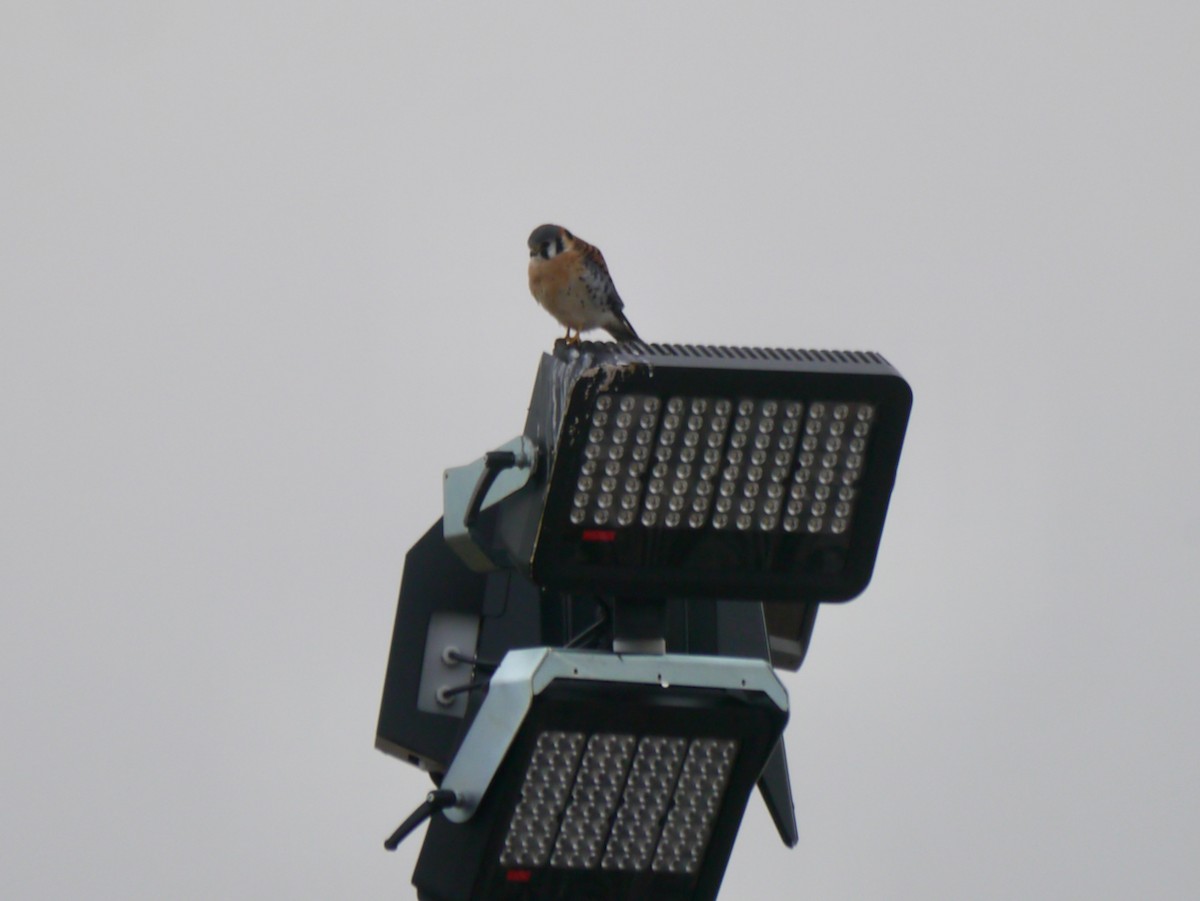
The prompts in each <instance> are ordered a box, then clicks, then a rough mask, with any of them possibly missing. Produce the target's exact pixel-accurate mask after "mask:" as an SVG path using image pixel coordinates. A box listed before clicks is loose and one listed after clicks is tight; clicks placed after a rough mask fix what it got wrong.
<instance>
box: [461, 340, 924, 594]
mask: <svg viewBox="0 0 1200 901" xmlns="http://www.w3.org/2000/svg"><path fill="white" fill-rule="evenodd" d="M911 405H912V393H911V391H910V390H909V387H908V384H907V383H906V382H905V381H904V379H903V378H901V377H900V375H899V373H897V372H896V370H895V369H893V368H892V367H891V366H890V365H889V364H888V363H887V362H886V361H885V360H884V359H883V358H882V357H880V356H879V355H878V354H874V353H857V352H829V351H799V350H761V349H744V348H726V347H704V348H697V347H687V346H679V345H657V344H652V345H645V344H640V343H629V344H621V345H616V344H611V343H585V344H582V345H580V346H579V347H578V348H569V347H566V346H562V345H560V346H559V347H557V348H556V350H555V354H554V355H553V356H547V357H544V358H543V361H542V367H541V370H540V371H539V375H538V380H537V385H536V387H535V391H534V397H533V401H532V403H531V406H530V412H529V419H528V422H527V424H526V429H525V435H524V436H523V438H524V441H526V442H528V443H529V444H530V445H532V446H535V447H537V448H540V450H541V462H540V463H539V467H540V469H541V471H540V472H539V473H537V474H535V475H534V477H533V478H532V480H530V481H529V486H528V487H527V488H526V489H525V490H524V492H523V493H517V494H514V495H513V496H512V497H511V498H510V499H509V500H508V501H506V502H504V503H500V504H497V505H496V507H495V509H496V513H495V514H494V529H495V531H494V532H493V533H492V536H493V537H492V539H491V540H492V541H494V542H495V543H496V544H497V545H498V546H499V547H500V548H502V549H503V553H505V554H507V556H508V558H509V559H510V560H511V561H512V562H513V563H514V565H517V566H519V567H521V568H523V569H525V570H527V571H528V573H529V574H530V576H531V578H532V579H533V581H535V582H536V583H537V584H539V585H542V586H544V587H552V588H556V589H561V590H567V591H573V590H574V591H593V592H600V593H609V594H616V595H626V596H634V597H655V596H658V597H666V596H675V597H721V598H728V599H733V598H737V599H742V600H759V601H761V600H790V601H841V600H847V599H849V598H852V597H854V596H855V595H857V594H858V593H859V592H861V591H862V590H863V589H864V588H865V587H866V585H867V583H868V582H869V581H870V578H871V572H872V569H873V567H874V564H875V557H876V552H877V550H878V546H879V537H880V533H881V531H882V529H883V522H884V517H885V514H886V512H887V505H888V500H889V497H890V495H891V491H892V486H893V483H894V481H895V474H896V466H897V464H898V462H899V456H900V449H901V445H902V443H903V440H904V431H905V427H906V426H907V423H908V415H909V410H910V408H911ZM524 478H525V479H528V478H529V477H528V476H525V477H524ZM451 512H452V511H451V510H450V509H449V507H448V509H447V524H448V527H449V524H450V523H451V521H452V518H451ZM485 518H486V517H485ZM481 540H482V541H484V542H485V543H486V542H487V541H488V539H487V538H482V539H481Z"/></svg>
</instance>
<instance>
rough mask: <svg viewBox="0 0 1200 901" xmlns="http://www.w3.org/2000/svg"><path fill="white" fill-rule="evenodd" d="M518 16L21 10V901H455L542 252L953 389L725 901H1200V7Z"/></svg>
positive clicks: (391, 9)
mask: <svg viewBox="0 0 1200 901" xmlns="http://www.w3.org/2000/svg"><path fill="white" fill-rule="evenodd" d="M501 6H502V5H500V4H496V5H489V6H483V5H482V4H479V5H475V6H472V7H467V8H463V7H461V6H458V5H454V6H452V5H450V4H444V5H437V6H435V5H433V4H429V5H428V6H425V5H420V6H418V5H415V4H411V3H402V2H396V0H393V2H380V3H350V2H346V3H316V2H293V3H286V4H285V3H279V4H269V3H261V2H249V3H248V2H244V0H242V2H237V3H231V2H212V3H129V2H114V3H106V4H91V3H72V2H57V3H48V2H46V3H19V2H8V3H4V4H3V5H2V6H0V128H2V131H3V138H2V140H0V192H2V193H0V298H2V304H3V315H2V317H0V423H2V428H0V457H2V460H3V466H2V467H0V584H2V607H0V722H2V723H3V741H2V742H0V780H2V782H0V790H2V797H3V803H2V804H0V843H2V847H3V848H4V852H3V865H2V866H0V895H3V896H4V897H8V898H55V899H57V898H85V897H86V898H114V899H118V898H119V899H129V898H196V899H212V898H246V899H260V898H306V899H307V898H312V899H317V898H321V899H324V898H365V897H376V898H383V897H398V898H405V897H412V891H411V888H410V887H409V878H410V875H411V871H412V866H413V862H414V859H415V855H416V851H417V848H418V847H419V837H418V838H416V839H414V840H411V841H410V842H409V844H407V845H406V846H405V847H404V848H402V850H401V852H400V853H399V854H398V855H388V854H386V853H385V852H384V851H383V850H382V849H381V846H380V843H381V841H382V839H383V838H384V837H385V836H386V835H387V833H388V832H389V831H390V830H391V829H392V827H393V826H394V825H395V824H396V822H397V821H398V820H399V818H401V817H403V816H404V815H405V814H407V813H408V812H409V810H410V809H411V808H412V807H413V806H415V805H416V803H418V802H419V801H420V799H421V796H422V795H423V793H424V791H425V790H426V788H427V785H428V782H427V780H426V779H425V778H424V777H422V776H421V775H420V774H419V773H417V772H416V771H415V770H411V769H410V768H408V767H406V766H404V765H403V764H400V763H398V762H396V761H394V760H392V759H391V758H388V757H385V756H383V755H382V754H379V753H378V752H376V751H375V750H374V749H373V747H372V741H373V736H374V726H375V717H376V712H377V708H378V703H379V692H380V687H381V684H382V677H383V672H384V665H385V662H386V654H387V648H388V642H389V637H390V629H391V624H392V617H393V613H394V604H395V594H396V589H397V585H398V581H399V573H400V567H401V565H402V561H403V554H404V552H405V550H406V549H407V547H408V546H409V545H410V544H411V543H412V542H413V541H415V540H416V539H417V537H419V536H420V534H421V533H422V532H423V531H424V530H425V528H426V527H427V526H428V525H429V524H430V523H431V522H433V521H434V520H435V519H436V518H437V517H438V516H439V515H440V511H441V494H440V491H441V470H442V469H443V468H444V467H445V466H448V465H455V464H459V463H463V462H466V461H468V460H470V459H472V458H474V457H476V456H478V455H479V454H480V453H482V452H483V451H484V450H487V449H489V448H491V447H493V446H495V445H497V444H499V443H501V442H503V441H506V440H507V439H509V438H510V437H512V436H513V435H514V434H516V433H517V431H518V430H519V429H520V426H521V424H522V422H523V418H524V408H525V405H526V404H527V402H528V398H529V390H530V387H531V385H532V380H533V374H534V371H535V369H536V366H537V362H538V358H539V355H540V354H541V353H542V352H543V351H545V350H547V349H548V348H549V347H550V345H551V343H552V342H553V340H554V338H555V337H556V336H557V335H558V334H559V330H558V328H557V326H556V324H555V323H554V322H553V321H552V320H551V319H550V318H549V317H548V316H546V314H545V313H543V312H542V311H541V310H540V309H539V308H538V307H537V306H536V304H535V303H534V302H533V300H532V299H531V298H530V296H529V294H528V290H527V287H526V284H525V266H526V262H527V256H526V250H525V244H524V242H525V238H526V236H527V235H528V233H529V231H530V229H531V228H533V227H534V226H535V225H538V224H539V223H541V222H544V221H553V222H561V223H562V224H565V225H567V226H568V227H569V228H571V229H572V230H573V231H575V232H577V233H578V234H580V235H582V236H584V237H585V238H587V239H589V240H591V241H593V242H595V243H597V244H599V245H600V246H601V247H603V249H604V252H605V255H606V256H607V258H608V261H609V264H610V266H611V267H612V270H613V272H614V275H615V278H616V282H617V285H618V287H619V288H620V290H621V292H622V294H623V295H624V297H625V299H626V302H627V305H628V306H627V311H628V313H629V316H630V318H631V320H632V321H633V322H634V324H635V325H636V326H637V328H638V329H639V330H640V331H641V333H642V334H643V336H645V337H647V338H649V339H651V340H661V341H682V342H692V343H718V342H722V343H729V344H756V345H779V346H788V347H832V348H857V349H874V350H878V351H880V352H882V353H883V354H884V355H886V356H887V357H888V358H889V359H890V360H891V361H892V362H893V363H894V364H895V365H896V366H897V367H898V368H899V369H900V370H901V371H902V372H903V373H904V374H905V375H906V377H907V378H908V379H909V381H910V382H911V384H912V386H913V389H914V392H915V395H916V404H915V408H914V413H913V418H912V422H911V424H910V428H909V439H908V443H907V446H906V448H905V454H904V459H903V461H902V463H901V467H900V474H899V481H898V484H897V488H896V492H895V495H894V496H893V499H892V508H891V514H890V516H889V520H888V525H887V529H886V531H885V533H884V542H883V548H882V552H881V554H880V558H879V562H878V566H877V569H876V577H875V580H874V582H873V583H872V585H871V586H870V587H869V588H868V590H867V592H866V594H865V595H863V596H862V597H861V598H859V599H858V600H856V601H854V602H853V603H851V604H850V605H848V606H839V607H831V608H828V609H826V610H824V611H823V612H822V615H821V616H820V618H819V619H818V623H817V629H816V634H815V636H814V643H813V648H812V652H811V654H810V655H809V659H808V661H807V662H806V664H805V667H804V669H803V671H802V672H800V673H799V674H796V675H788V676H787V677H786V679H785V681H786V684H787V686H788V689H789V691H790V693H791V699H792V704H793V712H792V720H791V723H790V724H789V727H788V732H787V738H788V743H789V744H788V747H789V752H790V759H791V764H792V779H793V787H794V789H795V796H796V804H797V810H798V814H799V819H800V826H801V832H802V838H801V843H800V846H799V847H798V848H797V849H796V850H794V851H788V850H786V849H784V848H783V846H782V845H781V844H780V843H779V842H778V840H777V839H776V837H775V835H774V833H773V829H772V827H771V825H770V821H769V819H768V817H767V815H766V813H765V811H764V810H763V808H762V805H761V804H760V803H759V801H758V800H757V798H755V799H753V800H752V802H751V805H750V808H749V810H748V813H747V816H746V820H745V823H744V825H743V829H742V832H741V835H740V837H739V840H738V843H737V846H736V847H735V849H734V853H733V857H732V859H731V862H730V865H729V869H728V872H727V875H726V881H725V891H724V896H725V897H728V898H755V897H769V896H771V894H773V895H776V896H778V895H780V894H782V895H785V896H787V897H803V898H822V899H829V898H836V899H862V898H903V899H910V898H911V899H928V898H975V899H992V898H995V899H1012V898H1062V897H1089V898H1134V897H1136V898H1148V897H1158V898H1182V897H1195V896H1198V895H1200V857H1198V856H1197V854H1196V845H1197V839H1198V838H1200V835H1198V832H1200V829H1198V827H1200V766H1198V765H1197V760H1196V748H1197V740H1198V739H1200V704H1198V703H1197V699H1196V693H1197V692H1196V689H1197V684H1198V677H1200V661H1198V655H1197V652H1196V645H1197V638H1198V637H1200V605H1198V604H1197V588H1196V586H1195V581H1196V580H1195V576H1196V574H1197V564H1196V546H1197V544H1198V543H1200V513H1198V512H1197V510H1198V509H1200V469H1198V468H1197V452H1198V448H1200V426H1198V425H1197V421H1198V420H1197V416H1196V415H1195V412H1194V409H1193V408H1194V406H1195V404H1196V395H1197V388H1198V387H1200V386H1198V382H1200V380H1198V379H1197V366H1196V363H1195V360H1194V348H1195V341H1196V337H1197V334H1198V333H1200V314H1198V311H1197V284H1198V283H1200V252H1198V249H1200V203H1198V200H1200V180H1198V177H1197V161H1198V160H1200V117H1198V114H1197V109H1198V106H1197V100H1196V92H1197V88H1198V86H1200V52H1198V49H1197V48H1198V47H1200V6H1197V5H1196V4H1195V3H1190V2H1182V0H1181V2H1167V0H1162V2H1142V3H1127V2H1119V3H1118V2H1099V0H1093V2H1058V0H1037V2H1027V0H1005V2H976V3H957V2H909V3H884V2H862V3H800V4H795V3H787V4H744V5H739V6H738V7H736V8H735V7H734V5H732V4H712V3H698V2H692V3H687V4H682V3H676V4H667V3H660V4H641V3H637V4H633V3H626V4H603V5H597V4H588V5H581V4H580V5H577V4H572V3H567V2H562V3H547V2H541V3H537V4H527V5H524V6H521V7H516V6H512V5H503V8H501ZM769 893H770V894H769Z"/></svg>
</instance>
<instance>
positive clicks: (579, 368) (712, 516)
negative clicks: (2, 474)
mask: <svg viewBox="0 0 1200 901" xmlns="http://www.w3.org/2000/svg"><path fill="white" fill-rule="evenodd" d="M911 406H912V392H911V390H910V389H909V386H908V384H907V383H906V382H905V381H904V379H903V378H902V377H901V376H900V375H899V373H897V372H896V370H895V369H893V368H892V367H891V366H890V365H889V364H888V363H887V361H886V360H884V359H883V358H882V357H880V356H879V355H878V354H874V353H860V352H833V351H802V350H764V349H757V348H729V347H692V346H682V345H658V344H650V345H648V344H643V343H640V342H632V343H627V344H610V343H584V344H579V345H573V346H572V345H567V344H565V343H564V342H562V341H560V342H558V343H557V344H556V345H555V349H554V352H553V354H551V355H545V356H543V358H542V360H541V363H540V365H539V368H538V373H537V378H536V381H535V385H534V391H533V397H532V399H531V401H530V405H529V414H528V417H527V420H526V423H525V429H524V431H523V433H522V434H521V435H519V436H518V437H516V438H514V439H512V440H511V441H509V442H507V443H506V444H504V445H501V446H500V447H497V448H496V449H494V450H492V451H488V452H487V453H486V454H484V456H483V457H481V458H479V459H478V460H476V461H474V462H472V463H470V464H467V465H465V466H459V467H454V468H451V469H448V470H446V473H445V480H444V500H445V506H444V517H443V519H442V520H441V521H439V522H438V523H436V524H434V526H433V527H432V528H431V529H430V530H429V531H428V532H427V533H426V534H425V535H424V537H422V538H421V539H420V540H419V541H418V542H417V543H416V544H415V545H414V546H413V547H412V549H411V550H410V551H409V554H408V557H407V559H406V563H405V569H404V577H403V583H402V586H401V592H400V601H399V604H398V607H397V614H396V624H395V629H394V632H393V636H392V647H391V653H390V655H389V661H388V669H387V676H386V680H385V685H384V692H383V700H382V704H381V707H380V716H379V725H378V730H377V739H376V744H377V747H379V748H380V749H381V750H383V751H385V752H387V753H390V754H394V755H396V756H398V757H400V758H401V759H404V760H406V761H407V762H409V763H411V764H414V765H417V766H420V767H421V768H423V769H426V770H427V771H428V772H429V773H430V775H431V776H432V778H433V781H434V783H435V785H436V786H437V788H436V789H435V790H433V791H431V792H430V793H429V794H428V796H427V797H426V799H425V802H424V803H423V804H421V805H420V806H419V807H418V808H417V809H416V810H415V811H413V813H412V815H411V816H409V817H408V818H407V819H405V820H404V822H403V823H401V825H400V826H399V827H398V828H397V829H396V830H395V831H394V832H393V834H392V835H391V837H390V838H389V839H388V840H387V841H386V842H385V847H387V848H388V849H390V850H394V849H395V848H396V846H397V845H398V844H399V843H400V842H401V841H403V840H404V838H405V836H407V835H409V834H411V833H412V832H413V831H414V830H415V829H416V828H418V827H419V826H420V824H422V823H423V822H425V821H426V820H427V819H428V820H429V829H428V831H427V833H426V838H425V843H424V845H423V848H422V852H421V856H420V859H419V861H418V864H417V869H416V872H415V873H414V875H413V883H414V884H415V885H416V886H417V888H418V898H420V899H422V901H474V899H493V898H514V899H515V898H535V897H555V898H567V897H569V898H597V899H600V898H618V897H628V898H655V899H685V898H686V899H694V901H706V899H712V898H715V897H716V894H717V892H718V890H719V888H720V883H721V879H722V876H723V873H724V870H725V866H726V863H727V861H728V858H729V854H730V851H731V849H732V846H733V841H734V838H735V836H736V833H737V830H738V826H739V824H740V821H741V817H742V813H743V811H744V809H745V806H746V802H747V798H748V796H749V794H750V792H751V790H752V788H753V787H754V786H755V785H757V787H758V789H759V792H760V793H761V795H762V798H763V800H764V802H765V804H766V806H767V809H768V811H769V812H770V815H771V818H772V820H773V821H774V823H775V825H776V828H777V829H778V831H779V835H780V837H781V839H782V840H783V841H784V843H785V844H786V845H788V846H789V847H792V846H794V845H795V844H796V843H797V841H798V830H797V826H796V817H795V810H794V807H793V804H792V799H791V787H790V779H789V775H788V766H787V755H786V752H785V748H784V739H783V735H782V730H783V727H784V725H785V723H786V720H787V713H788V703H787V693H786V691H785V690H784V688H783V686H782V683H780V682H779V680H778V677H777V676H776V675H775V673H774V671H773V668H783V669H792V670H795V669H798V668H799V667H800V665H801V664H802V662H803V661H804V659H805V655H806V653H807V650H808V646H809V641H810V638H811V635H812V631H813V624H814V621H815V618H816V612H817V608H818V607H819V606H820V604H821V603H822V602H824V601H845V600H848V599H850V598H853V597H855V596H856V595H857V594H859V593H860V592H861V591H862V590H863V589H864V588H865V587H866V585H867V584H868V582H869V581H870V578H871V575H872V571H873V569H874V565H875V559H876V555H877V552H878V547H879V540H880V535H881V533H882V530H883V523H884V519H885V516H886V513H887V507H888V503H889V500H890V497H891V492H892V488H893V485H894V482H895V476H896V469H897V465H898V462H899V457H900V451H901V447H902V445H903V441H904V434H905V430H906V428H907V424H908V417H909V412H910V410H911Z"/></svg>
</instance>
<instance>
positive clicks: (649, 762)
mask: <svg viewBox="0 0 1200 901" xmlns="http://www.w3.org/2000/svg"><path fill="white" fill-rule="evenodd" d="M785 718H786V715H785V714H784V713H783V712H782V711H780V709H779V708H778V707H777V706H775V704H774V703H772V702H770V701H769V700H767V699H766V697H765V696H763V695H759V694H758V693H756V692H737V693H733V692H730V691H727V690H717V689H695V688H676V687H663V686H662V685H658V684H654V685H628V684H619V683H589V684H587V685H581V684H579V683H571V682H563V681H562V680H559V681H555V682H553V683H551V685H550V686H549V687H548V688H547V689H546V690H544V691H543V692H542V693H541V694H540V695H539V696H538V697H537V699H536V700H535V701H534V703H533V706H532V707H531V709H530V712H529V714H528V716H527V717H526V720H525V723H524V725H523V726H522V728H521V730H520V732H519V733H518V734H517V736H516V738H515V740H514V741H513V744H512V746H511V748H510V750H509V753H508V755H507V757H506V759H505V763H504V765H503V766H502V767H501V769H500V771H499V772H498V773H497V775H496V778H495V780H494V782H493V784H492V787H491V788H490V789H489V791H488V794H487V796H486V797H485V799H484V802H483V804H482V805H481V806H480V808H479V810H478V812H477V813H476V815H475V817H474V819H473V820H472V821H471V823H472V825H473V827H474V828H478V829H484V828H486V829H487V830H488V831H489V832H490V834H491V838H490V840H488V842H487V844H486V846H485V848H484V850H483V853H482V857H483V863H482V865H481V867H480V871H481V872H480V877H479V881H478V882H477V883H476V884H475V887H474V889H473V891H472V892H471V897H481V898H506V897H513V898H517V897H553V898H588V897H596V898H624V897H644V898H658V899H684V898H688V899H693V898H710V897H715V895H716V891H717V888H718V887H719V885H720V881H721V877H722V875H723V873H724V869H725V865H726V863H727V861H728V857H729V854H730V851H731V849H732V846H733V840H734V837H735V836H736V834H737V830H738V826H739V825H740V822H741V817H742V814H743V812H744V810H745V805H746V802H747V799H748V796H749V794H750V792H751V790H752V788H753V786H754V783H755V781H756V780H757V778H758V775H759V773H760V772H761V771H762V768H763V765H764V764H765V762H766V759H767V756H768V755H769V754H770V752H771V750H772V749H773V748H774V746H775V742H776V741H777V740H778V737H779V734H780V732H781V731H782V728H783V723H784V719H785ZM488 823H491V824H492V825H491V826H487V825H486V824H488ZM523 893H525V894H523Z"/></svg>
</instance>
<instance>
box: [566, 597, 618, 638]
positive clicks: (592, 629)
mask: <svg viewBox="0 0 1200 901" xmlns="http://www.w3.org/2000/svg"><path fill="white" fill-rule="evenodd" d="M596 607H597V608H598V609H599V611H600V618H599V619H597V620H596V621H595V622H594V623H592V624H591V625H590V626H588V627H587V628H586V629H584V630H583V631H582V632H580V633H579V634H578V635H576V636H575V637H574V638H572V639H571V640H570V641H568V642H567V643H566V644H565V645H563V647H564V648H578V647H580V646H582V645H583V643H584V642H586V641H590V640H591V639H592V638H593V637H594V636H595V635H596V634H597V633H599V631H600V630H601V629H602V628H604V627H605V626H607V625H608V622H609V619H610V618H611V617H610V615H609V612H608V608H607V607H606V606H604V604H602V603H597V604H596Z"/></svg>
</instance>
